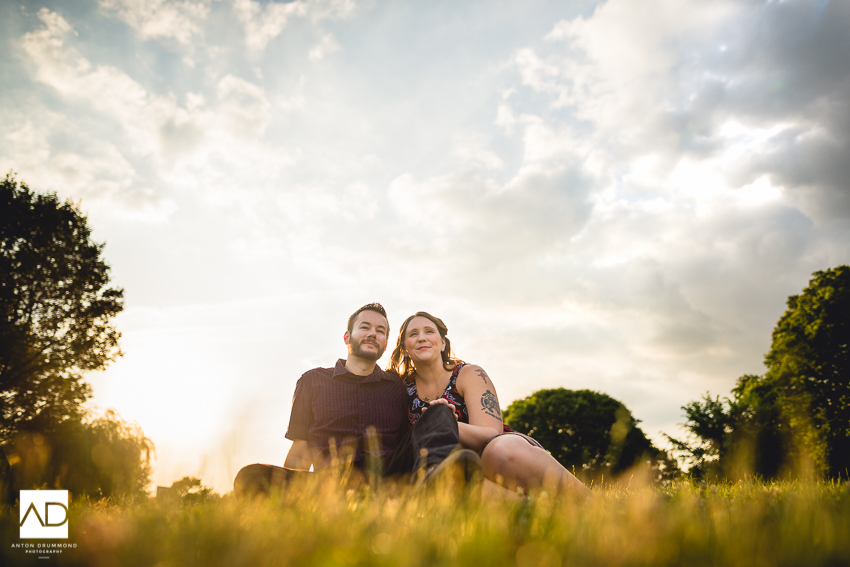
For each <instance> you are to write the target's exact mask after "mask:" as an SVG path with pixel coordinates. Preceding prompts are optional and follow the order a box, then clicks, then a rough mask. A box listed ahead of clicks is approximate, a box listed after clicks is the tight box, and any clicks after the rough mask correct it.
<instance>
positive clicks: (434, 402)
mask: <svg viewBox="0 0 850 567" xmlns="http://www.w3.org/2000/svg"><path fill="white" fill-rule="evenodd" d="M435 405H444V406H449V407H450V408H451V409H452V413H453V414H454V415H455V420H458V419H459V418H460V416H458V414H457V408H456V407H455V406H454V405H453V404H452V403H451V402H449V401H448V400H447V399H446V398H437V399H436V400H431V401H430V402H428V405H427V406H424V407H423V408H422V412H423V413H424V412H425V410H427V409H428V408H429V407H431V406H435Z"/></svg>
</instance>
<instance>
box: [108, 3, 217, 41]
mask: <svg viewBox="0 0 850 567" xmlns="http://www.w3.org/2000/svg"><path fill="white" fill-rule="evenodd" d="M209 2H210V0H204V1H201V2H191V1H189V0H185V1H182V2H174V1H171V0H98V3H99V4H100V7H101V8H102V9H103V10H104V11H105V12H107V13H112V14H115V15H116V16H117V17H118V18H119V19H120V20H121V21H123V22H124V23H126V24H127V25H129V26H130V27H132V28H133V29H135V30H136V31H137V32H138V33H139V36H140V37H141V38H142V39H160V38H173V39H175V40H177V41H178V42H180V43H181V44H183V45H189V44H190V43H192V42H193V41H196V40H197V39H199V38H203V27H202V24H203V22H204V21H205V20H206V19H207V18H208V17H209V13H210V7H209Z"/></svg>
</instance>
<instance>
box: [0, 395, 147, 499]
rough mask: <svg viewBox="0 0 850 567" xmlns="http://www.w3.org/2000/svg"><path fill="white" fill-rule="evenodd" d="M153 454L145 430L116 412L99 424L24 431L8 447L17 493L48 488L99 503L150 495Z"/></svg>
mask: <svg viewBox="0 0 850 567" xmlns="http://www.w3.org/2000/svg"><path fill="white" fill-rule="evenodd" d="M152 451H153V443H152V442H151V440H150V439H148V438H147V437H145V435H144V433H143V432H142V430H141V428H140V427H139V426H138V425H136V424H130V423H127V422H126V421H124V420H122V419H121V418H120V417H119V416H118V415H117V414H115V412H113V411H111V410H110V411H107V412H106V414H105V415H104V416H103V417H100V418H96V419H93V420H88V421H78V420H72V419H66V420H64V421H62V422H60V423H57V424H54V425H53V426H51V427H49V428H47V429H42V430H39V431H20V432H18V433H17V434H16V435H15V439H14V441H13V442H12V443H9V444H8V445H7V446H6V447H5V452H6V454H7V455H8V457H9V461H10V462H11V463H12V484H13V485H14V486H15V488H16V489H19V490H20V489H33V488H40V487H44V486H47V487H50V488H54V487H55V488H61V489H64V490H70V491H71V492H72V493H74V494H76V495H82V494H86V495H88V496H90V497H93V498H103V497H115V496H121V497H133V496H142V495H144V494H145V489H146V488H147V485H148V484H149V482H150V473H151V469H150V459H151V452H152Z"/></svg>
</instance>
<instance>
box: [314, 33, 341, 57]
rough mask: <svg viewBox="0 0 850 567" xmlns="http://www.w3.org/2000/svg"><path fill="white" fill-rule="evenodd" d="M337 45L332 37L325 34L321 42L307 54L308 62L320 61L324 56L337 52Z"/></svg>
mask: <svg viewBox="0 0 850 567" xmlns="http://www.w3.org/2000/svg"><path fill="white" fill-rule="evenodd" d="M339 49H340V48H339V44H338V43H337V42H336V41H335V40H334V37H333V35H331V34H325V35H323V36H322V40H321V41H320V42H319V43H318V45H316V46H315V47H314V48H313V49H311V50H310V52H309V53H308V54H307V58H308V59H309V60H310V61H321V60H322V59H324V58H325V56H326V55H330V54H331V53H336V52H337V51H339Z"/></svg>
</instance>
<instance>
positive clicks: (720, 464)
mask: <svg viewBox="0 0 850 567" xmlns="http://www.w3.org/2000/svg"><path fill="white" fill-rule="evenodd" d="M732 394H733V395H732V398H724V399H723V400H721V399H720V396H716V397H714V398H712V397H711V395H710V394H708V393H706V394H705V395H704V396H703V398H702V400H698V401H695V402H691V403H689V404H687V405H685V406H682V410H683V411H684V412H685V417H686V422H685V423H684V424H683V425H684V427H685V429H686V430H687V438H686V440H685V441H680V440H678V439H674V438H673V437H671V436H669V435H666V437H667V439H668V440H669V441H670V443H671V444H672V445H673V447H674V450H675V451H676V452H677V453H679V454H680V455H681V456H682V457H683V459H684V460H685V462H686V464H687V465H688V466H689V469H688V472H689V474H691V475H693V476H695V477H697V478H712V477H715V478H716V477H727V478H737V477H740V476H744V475H747V474H750V473H753V472H755V473H757V474H759V475H761V476H763V477H768V478H771V477H775V476H776V475H777V474H778V472H779V469H780V465H781V460H782V459H781V455H782V440H781V438H780V437H779V436H780V433H781V431H782V429H781V425H780V423H781V419H780V414H779V412H778V409H777V407H776V404H775V399H774V398H773V397H772V396H771V392H770V391H768V390H765V388H764V387H763V386H762V385H760V377H759V376H754V375H745V376H742V377H741V378H739V379H738V385H737V386H736V388H735V389H734V390H733V391H732Z"/></svg>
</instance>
